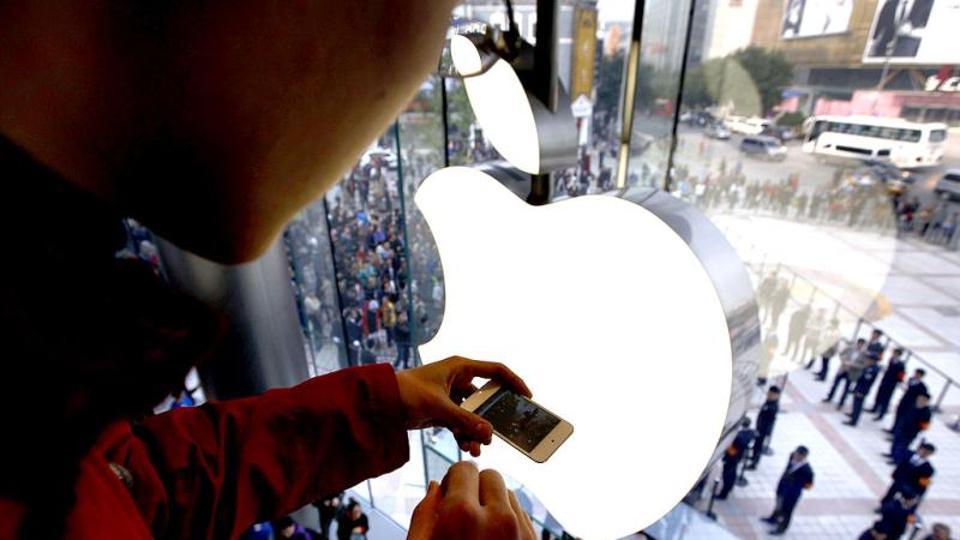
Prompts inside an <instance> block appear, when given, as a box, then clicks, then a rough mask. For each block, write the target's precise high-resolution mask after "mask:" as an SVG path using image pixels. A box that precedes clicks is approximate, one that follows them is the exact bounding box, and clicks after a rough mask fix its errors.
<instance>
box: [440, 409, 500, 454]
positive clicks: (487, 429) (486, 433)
mask: <svg viewBox="0 0 960 540" xmlns="http://www.w3.org/2000/svg"><path fill="white" fill-rule="evenodd" d="M443 408H444V412H445V415H444V416H445V418H443V420H442V423H443V424H444V427H446V428H447V429H449V430H450V431H452V432H454V433H456V434H457V437H458V438H459V439H460V440H462V441H479V442H482V443H483V444H490V441H491V439H492V438H493V426H491V425H490V422H487V421H486V420H484V419H483V418H481V417H480V415H478V414H474V413H472V412H470V411H468V410H466V409H464V408H463V407H460V406H459V405H456V404H454V403H453V402H452V401H448V402H447V403H446V404H444V407H443Z"/></svg>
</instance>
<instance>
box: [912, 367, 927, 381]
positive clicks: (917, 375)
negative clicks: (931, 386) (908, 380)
mask: <svg viewBox="0 0 960 540" xmlns="http://www.w3.org/2000/svg"><path fill="white" fill-rule="evenodd" d="M926 374H927V372H926V371H925V370H924V369H922V368H917V369H915V370H914V371H913V378H914V379H916V380H918V381H919V380H920V379H922V378H923V377H924V375H926Z"/></svg>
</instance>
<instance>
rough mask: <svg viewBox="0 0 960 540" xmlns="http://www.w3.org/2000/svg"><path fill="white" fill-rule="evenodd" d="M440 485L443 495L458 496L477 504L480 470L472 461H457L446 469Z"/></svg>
mask: <svg viewBox="0 0 960 540" xmlns="http://www.w3.org/2000/svg"><path fill="white" fill-rule="evenodd" d="M441 487H442V488H443V495H444V497H460V498H462V500H464V501H470V502H475V503H477V504H479V498H478V492H479V489H480V472H479V471H478V470H477V466H476V465H474V464H473V463H470V462H469V461H459V462H457V463H454V464H453V466H452V467H450V470H448V471H447V475H446V476H444V477H443V484H442V486H441Z"/></svg>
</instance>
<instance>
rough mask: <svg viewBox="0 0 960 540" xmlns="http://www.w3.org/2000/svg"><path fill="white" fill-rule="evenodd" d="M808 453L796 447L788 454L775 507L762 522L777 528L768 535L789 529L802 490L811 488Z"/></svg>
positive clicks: (810, 468) (801, 447) (811, 480)
mask: <svg viewBox="0 0 960 540" xmlns="http://www.w3.org/2000/svg"><path fill="white" fill-rule="evenodd" d="M809 455H810V451H809V450H808V449H807V447H806V446H798V447H797V449H796V450H794V451H793V453H792V454H790V461H789V462H787V469H786V470H785V471H784V472H783V476H781V477H780V482H779V483H778V484H777V505H776V507H774V509H773V513H772V514H770V516H769V517H765V518H763V519H762V521H765V522H767V523H770V524H771V525H776V526H777V528H776V529H774V530H772V531H770V534H773V535H781V534H784V533H785V532H787V529H788V528H789V527H790V518H791V517H792V516H793V511H794V509H796V507H797V503H798V502H800V496H801V495H803V490H805V489H812V488H813V468H812V467H810V464H809V463H807V456H809Z"/></svg>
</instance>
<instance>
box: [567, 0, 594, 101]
mask: <svg viewBox="0 0 960 540" xmlns="http://www.w3.org/2000/svg"><path fill="white" fill-rule="evenodd" d="M574 17H575V20H576V23H575V26H574V42H573V43H574V47H576V48H575V49H574V61H573V82H572V83H571V87H572V88H570V98H571V99H577V97H578V96H587V97H591V95H592V92H593V76H594V73H593V71H594V68H595V65H596V57H597V10H596V9H595V8H592V9H591V8H584V7H577V11H576V14H575V15H574Z"/></svg>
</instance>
